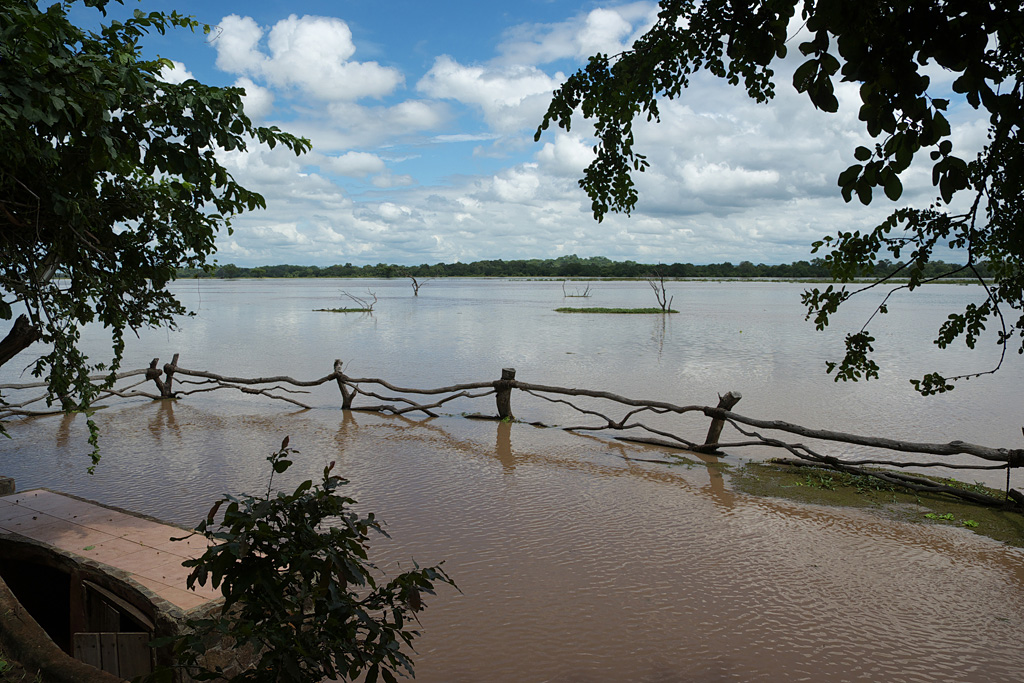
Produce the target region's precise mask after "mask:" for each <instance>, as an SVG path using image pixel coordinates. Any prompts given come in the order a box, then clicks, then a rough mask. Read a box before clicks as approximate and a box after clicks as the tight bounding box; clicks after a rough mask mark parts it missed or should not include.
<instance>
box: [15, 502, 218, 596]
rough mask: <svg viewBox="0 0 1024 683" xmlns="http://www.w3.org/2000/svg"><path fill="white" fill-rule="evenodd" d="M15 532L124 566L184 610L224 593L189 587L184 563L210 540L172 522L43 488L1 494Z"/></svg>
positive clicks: (123, 568) (158, 594)
mask: <svg viewBox="0 0 1024 683" xmlns="http://www.w3.org/2000/svg"><path fill="white" fill-rule="evenodd" d="M4 533H16V534H20V535H22V536H25V537H27V538H30V539H33V540H35V541H39V542H42V543H46V544H48V545H51V546H53V547H55V548H59V549H61V550H64V551H67V552H70V553H73V554H75V555H78V556H80V557H85V558H90V559H92V560H95V561H97V562H102V563H103V564H105V565H107V566H110V567H113V568H115V569H120V570H122V571H124V572H126V573H128V574H129V576H130V578H131V579H133V580H134V581H136V582H137V583H139V584H140V585H142V586H145V587H146V588H147V589H149V590H150V591H152V592H153V593H155V594H156V595H157V596H158V597H160V598H162V599H164V600H166V601H168V602H169V603H171V604H172V605H175V606H177V607H178V608H179V609H181V610H183V611H184V610H190V609H193V608H195V607H199V606H200V605H203V604H205V603H207V602H210V601H211V600H215V599H217V598H219V597H220V591H219V590H215V589H214V588H212V587H211V586H210V585H209V584H208V585H206V586H196V590H195V591H190V590H188V589H187V587H186V583H185V579H186V577H187V576H188V574H189V570H188V569H186V568H185V567H182V566H181V563H182V562H183V561H184V560H186V559H190V558H194V557H198V556H199V555H200V554H202V552H203V550H205V548H206V543H207V542H206V539H205V538H203V537H202V536H192V537H191V538H189V539H187V540H183V541H172V540H171V538H172V537H174V538H180V537H182V536H185V535H187V532H185V531H182V530H181V529H180V528H178V527H175V526H171V525H168V524H161V523H160V522H156V521H153V520H150V519H146V518H143V517H138V516H135V515H131V514H128V513H125V512H119V511H117V510H112V509H110V508H107V507H103V506H101V505H97V504H95V503H90V502H88V501H84V500H80V499H78V498H73V497H71V496H66V495H63V494H60V493H55V492H53V491H47V490H45V489H35V490H32V491H23V492H21V493H14V494H10V495H7V496H2V497H0V534H4Z"/></svg>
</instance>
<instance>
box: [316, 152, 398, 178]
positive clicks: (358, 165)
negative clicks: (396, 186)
mask: <svg viewBox="0 0 1024 683" xmlns="http://www.w3.org/2000/svg"><path fill="white" fill-rule="evenodd" d="M320 167H321V169H326V170H329V171H332V172H334V173H337V174H339V175H343V176H349V177H351V178H362V177H365V176H368V175H370V174H372V173H381V172H383V171H384V170H385V165H384V160H383V159H381V158H380V157H379V156H377V155H376V154H369V153H367V152H346V153H345V154H342V155H341V156H340V157H324V158H323V161H322V162H321V164H320Z"/></svg>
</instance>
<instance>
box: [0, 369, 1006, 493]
mask: <svg viewBox="0 0 1024 683" xmlns="http://www.w3.org/2000/svg"><path fill="white" fill-rule="evenodd" d="M109 377H110V376H109V375H101V376H96V377H94V378H92V380H93V381H95V382H106V380H108V379H109ZM133 378H140V379H138V380H137V381H135V382H134V383H131V384H128V385H127V386H121V387H116V386H108V387H107V388H105V389H104V391H103V393H102V394H101V395H100V397H99V398H98V399H97V400H100V401H102V400H104V399H107V398H110V397H115V396H116V397H121V398H149V399H153V400H164V399H174V398H179V397H181V396H188V395H192V394H197V393H203V392H210V391H218V390H221V389H233V390H236V391H240V392H242V393H245V394H252V395H260V396H266V397H269V398H272V399H276V400H279V401H285V402H287V403H290V404H293V405H295V406H297V407H299V408H302V409H312V408H313V406H311V405H307V404H306V403H303V402H302V401H301V400H299V398H298V397H299V396H301V395H302V394H303V393H308V391H309V389H311V388H313V387H317V386H321V385H324V384H329V383H332V382H333V383H335V384H336V385H337V386H338V389H339V391H340V392H341V399H342V400H341V407H342V409H344V410H356V411H364V412H378V413H384V414H392V415H404V414H406V413H422V414H425V415H428V416H431V417H437V416H438V413H437V412H435V411H436V410H438V409H440V408H442V407H443V406H444V405H445V404H447V403H450V402H452V401H455V400H456V399H460V398H468V399H479V398H485V397H487V396H491V395H493V396H494V397H495V406H496V411H497V412H496V415H487V416H485V415H473V416H470V417H478V418H479V417H491V418H493V419H502V420H511V419H515V418H514V415H513V411H512V392H513V391H514V390H515V391H522V392H525V393H526V394H529V395H531V396H534V397H537V398H539V399H543V400H545V401H550V402H552V403H556V404H560V405H565V406H567V407H569V408H571V409H572V410H573V411H575V412H576V413H578V414H580V415H583V416H587V417H589V418H592V424H580V425H572V426H567V427H562V429H564V430H567V431H573V432H582V431H590V432H598V431H605V430H610V431H613V432H630V433H629V434H627V435H624V436H617V437H616V438H618V439H622V440H625V441H633V442H639V443H647V444H654V445H657V446H661V447H667V448H674V449H680V450H686V451H692V452H695V453H702V454H709V455H723V454H724V453H722V449H726V448H728V449H738V448H744V447H750V446H769V447H773V448H777V449H780V450H784V451H786V452H787V453H789V454H790V455H792V456H794V458H793V459H782V460H781V462H787V463H789V464H794V465H807V464H814V465H817V466H824V467H828V468H831V469H834V470H838V471H842V472H849V473H851V474H857V475H866V476H871V477H875V478H877V479H880V480H882V481H885V482H888V483H890V484H895V485H898V486H903V487H906V488H909V489H911V490H914V491H919V492H930V493H944V494H949V495H950V496H953V497H956V498H960V499H964V500H969V501H971V502H974V503H979V504H982V505H990V506H998V507H1011V508H1017V509H1021V510H1024V494H1021V493H1020V492H1019V491H1017V490H1015V489H1012V488H1010V472H1011V471H1012V470H1013V469H1016V468H1019V467H1021V466H1022V465H1024V449H1006V448H991V447H987V446H980V445H977V444H971V443H966V442H963V441H951V442H949V443H945V444H934V443H920V442H909V441H901V440H897V439H887V438H882V437H874V436H861V435H856V434H848V433H844V432H836V431H830V430H823V429H810V428H807V427H802V426H800V425H795V424H790V423H788V422H781V421H776V420H759V419H755V418H750V417H745V416H743V415H740V414H738V413H735V412H733V411H732V409H733V408H734V407H735V405H736V404H737V403H738V402H739V401H740V399H741V398H742V396H741V395H740V394H739V393H738V392H728V393H726V394H725V395H722V396H720V397H719V401H718V404H717V405H715V406H708V405H676V404H673V403H668V402H665V401H652V400H640V399H633V398H628V397H626V396H620V395H618V394H614V393H611V392H607V391H595V390H590V389H576V388H573V389H569V388H565V387H558V386H549V385H543V384H532V383H529V382H521V381H519V380H517V379H516V371H515V369H513V368H504V369H503V370H502V371H501V377H500V378H499V379H496V380H492V381H486V382H469V383H465V384H453V385H450V386H445V387H438V388H433V389H419V388H414V387H401V386H396V385H394V384H391V383H390V382H387V381H385V380H383V379H378V378H366V377H351V376H349V375H347V374H345V372H344V370H343V367H342V362H341V361H340V360H335V361H334V368H333V371H332V372H331V373H330V374H328V375H325V376H323V377H320V378H318V379H313V380H307V381H303V380H297V379H293V378H292V377H288V376H284V375H280V376H274V377H231V376H226V375H220V374H217V373H213V372H208V371H204V370H191V369H188V368H183V367H181V366H179V365H178V354H175V355H174V357H173V358H172V360H171V362H170V363H165V364H164V365H163V367H159V359H157V358H154V359H153V361H152V362H151V363H150V365H149V367H148V368H144V369H140V370H131V371H127V372H119V373H117V374H116V380H115V384H116V383H120V382H124V381H125V380H129V379H133ZM183 378H188V379H183ZM148 382H152V383H153V385H154V386H155V387H156V392H155V393H154V392H150V391H144V390H142V389H140V388H139V387H141V386H142V385H144V384H146V383H148ZM175 382H177V388H176V386H175ZM45 387H46V384H45V383H44V382H36V383H29V384H0V391H11V390H14V391H28V390H32V389H39V388H45ZM385 391H387V392H390V394H386V393H384V392H385ZM358 397H365V398H368V399H374V400H375V401H380V403H368V404H360V405H356V404H355V401H356V399H357V398H358ZM419 397H429V398H428V399H424V398H419ZM49 398H51V401H50V402H48V403H47V407H46V408H45V409H40V408H32V407H30V406H33V405H34V404H36V403H39V402H46V401H47V399H48V395H47V394H46V393H43V394H41V395H36V396H32V397H29V398H27V399H25V400H22V401H21V402H18V403H12V402H7V403H4V404H3V405H2V406H0V420H2V419H6V418H10V417H15V416H38V415H52V414H58V413H60V412H61V411H60V410H56V409H53V408H51V407H49V404H50V403H52V397H49ZM570 398H572V399H574V400H570ZM578 398H580V399H597V400H599V401H602V402H608V403H611V404H617V405H618V406H620V407H625V408H626V409H627V411H626V412H625V414H624V415H622V417H620V418H618V419H616V418H614V417H611V416H609V415H608V414H606V413H605V412H601V411H600V410H597V409H595V408H593V407H589V406H584V405H581V404H580V402H579V401H577V400H575V399H578ZM601 405H604V403H601ZM602 410H607V409H604V408H603V409H602ZM609 412H610V411H609ZM687 413H695V414H697V413H699V414H703V415H704V416H706V417H708V418H710V419H711V425H710V427H709V429H708V432H707V436H706V437H705V438H704V441H703V442H702V443H698V442H696V441H690V440H688V439H686V438H684V437H682V436H679V435H677V434H674V433H672V432H670V431H667V430H666V429H664V428H660V427H655V426H653V425H650V424H645V423H644V422H641V421H639V417H638V416H642V415H644V414H650V415H671V414H676V415H683V414H687ZM533 424H539V423H533ZM726 424H729V425H731V426H732V427H733V428H734V429H735V430H736V431H737V432H738V433H739V434H740V435H741V436H743V437H745V438H744V439H742V440H736V441H730V442H722V441H721V435H722V431H723V429H724V427H725V425H726ZM758 430H760V431H758ZM761 432H773V433H779V432H781V433H782V434H783V435H793V436H796V437H802V438H805V439H813V440H815V441H820V442H825V443H826V444H827V443H843V444H851V445H857V446H864V447H867V448H870V449H875V450H880V451H894V452H899V453H911V454H917V455H921V456H933V459H915V460H893V459H886V458H881V457H879V458H860V459H856V460H850V459H841V458H838V457H836V456H833V455H827V454H824V453H821V452H819V451H818V450H815V449H814V448H811V447H810V446H808V445H806V444H804V443H792V442H790V441H788V440H786V439H785V438H781V437H779V436H772V435H765V434H762V433H761ZM638 433H639V435H638ZM787 438H789V437H787ZM962 455H966V456H970V457H971V458H973V459H974V460H975V462H972V463H961V462H951V461H949V460H946V461H942V460H936V459H934V458H949V457H951V456H962ZM977 461H981V463H979V462H977ZM879 466H884V467H888V468H897V469H905V468H908V467H915V468H928V467H946V468H950V469H971V470H1003V469H1005V470H1006V492H1005V496H1004V497H1003V498H997V497H994V496H990V495H986V494H983V493H979V492H977V491H973V490H967V489H963V488H959V487H957V486H953V485H948V484H943V483H941V482H936V481H934V480H933V479H929V478H925V477H921V476H915V475H913V474H908V473H905V472H900V471H893V470H889V469H886V470H882V469H876V468H877V467H879ZM866 468H869V469H866Z"/></svg>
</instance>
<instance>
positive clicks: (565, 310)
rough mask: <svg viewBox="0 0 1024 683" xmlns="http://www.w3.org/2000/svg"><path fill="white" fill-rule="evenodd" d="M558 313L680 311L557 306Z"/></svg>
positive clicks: (670, 310)
mask: <svg viewBox="0 0 1024 683" xmlns="http://www.w3.org/2000/svg"><path fill="white" fill-rule="evenodd" d="M555 312H556V313H628V314H644V313H678V312H679V311H677V310H675V309H674V308H670V309H668V310H666V311H663V310H661V309H660V308H600V307H593V308H556V309H555Z"/></svg>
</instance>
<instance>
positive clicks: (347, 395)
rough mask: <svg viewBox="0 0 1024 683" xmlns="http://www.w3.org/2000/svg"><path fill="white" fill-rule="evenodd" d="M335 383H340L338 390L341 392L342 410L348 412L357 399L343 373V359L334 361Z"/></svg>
mask: <svg viewBox="0 0 1024 683" xmlns="http://www.w3.org/2000/svg"><path fill="white" fill-rule="evenodd" d="M334 374H335V377H334V381H336V382H337V383H338V389H340V390H341V409H342V410H348V409H350V408H351V407H352V399H353V398H355V394H354V393H353V392H352V391H351V390H350V389H349V388H348V385H347V384H345V373H343V372H342V371H341V359H340V358H335V359H334Z"/></svg>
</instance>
